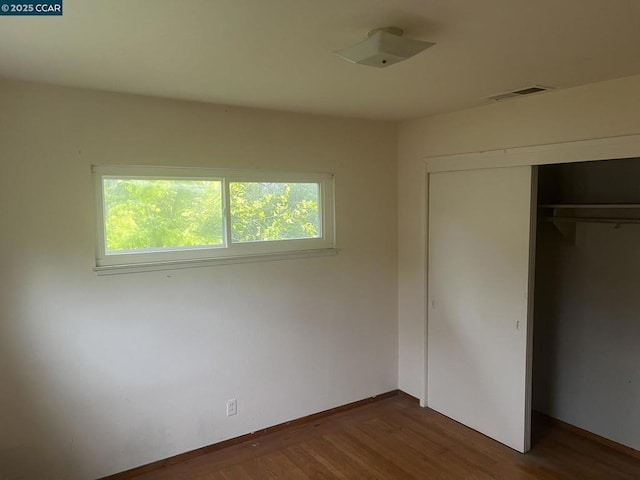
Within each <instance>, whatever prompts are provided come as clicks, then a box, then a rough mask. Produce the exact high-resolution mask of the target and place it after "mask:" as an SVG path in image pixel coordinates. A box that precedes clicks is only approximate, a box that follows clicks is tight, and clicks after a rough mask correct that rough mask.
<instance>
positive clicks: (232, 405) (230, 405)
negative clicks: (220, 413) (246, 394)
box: [227, 398, 238, 417]
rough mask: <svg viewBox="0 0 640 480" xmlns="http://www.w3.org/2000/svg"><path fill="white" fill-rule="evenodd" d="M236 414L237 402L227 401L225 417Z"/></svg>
mask: <svg viewBox="0 0 640 480" xmlns="http://www.w3.org/2000/svg"><path fill="white" fill-rule="evenodd" d="M237 413H238V400H237V399H236V398H232V399H231V400H227V417H230V416H231V415H236V414H237Z"/></svg>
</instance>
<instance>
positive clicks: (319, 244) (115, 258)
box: [91, 165, 336, 274]
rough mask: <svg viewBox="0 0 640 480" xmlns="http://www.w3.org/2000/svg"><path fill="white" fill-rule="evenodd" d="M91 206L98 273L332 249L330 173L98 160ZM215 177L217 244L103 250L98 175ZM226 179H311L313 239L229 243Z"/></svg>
mask: <svg viewBox="0 0 640 480" xmlns="http://www.w3.org/2000/svg"><path fill="white" fill-rule="evenodd" d="M91 170H92V174H93V182H94V190H95V205H96V239H97V241H96V266H95V268H94V270H95V271H96V272H97V273H98V274H108V273H126V272H128V271H131V272H136V271H148V270H166V269H172V268H186V267H196V266H207V265H216V264H226V263H242V262H250V261H264V260H274V259H277V258H292V257H300V256H303V257H306V256H320V255H331V254H335V253H336V249H335V213H334V212H335V200H334V176H333V174H331V173H293V172H268V171H260V170H255V171H254V170H230V169H213V168H187V167H184V168H183V167H150V166H130V165H101V166H96V165H94V166H92V167H91ZM105 178H131V179H163V180H215V181H220V182H221V184H222V208H223V230H224V235H225V238H224V242H223V245H220V246H203V247H176V248H172V249H165V248H162V249H158V250H155V251H154V250H147V251H144V252H131V253H128V252H126V253H107V251H106V237H105V211H104V193H103V185H104V183H103V179H105ZM232 182H274V183H317V184H318V185H319V197H320V198H319V205H318V209H319V217H320V236H319V237H315V238H304V239H291V240H270V241H255V242H242V243H233V242H232V241H231V212H230V209H229V205H228V202H229V201H230V200H229V199H230V196H229V184H230V183H232Z"/></svg>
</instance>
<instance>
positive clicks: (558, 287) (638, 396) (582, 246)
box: [532, 159, 640, 450]
mask: <svg viewBox="0 0 640 480" xmlns="http://www.w3.org/2000/svg"><path fill="white" fill-rule="evenodd" d="M537 217H538V225H537V235H536V256H535V259H536V260H535V301H534V303H535V308H534V312H535V313H534V322H533V325H534V327H533V403H532V406H533V410H536V411H539V412H541V413H544V414H546V415H549V416H551V417H553V418H556V419H559V420H562V421H564V422H566V423H569V424H571V425H574V426H577V427H580V428H582V429H584V430H587V431H589V432H593V433H595V434H597V435H600V436H603V437H605V438H608V439H610V440H613V441H615V442H618V443H621V444H623V445H626V446H628V447H631V448H634V449H637V450H639V449H640V159H624V160H609V161H596V162H584V163H570V164H559V165H543V166H539V167H538V215H537Z"/></svg>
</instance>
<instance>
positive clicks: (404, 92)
mask: <svg viewBox="0 0 640 480" xmlns="http://www.w3.org/2000/svg"><path fill="white" fill-rule="evenodd" d="M386 25H395V26H399V27H402V28H403V29H404V30H405V34H406V35H407V36H410V37H413V38H417V39H420V40H427V41H431V42H437V45H436V46H435V47H433V48H431V49H429V50H427V51H425V52H423V53H421V54H419V55H418V56H416V57H413V58H411V59H409V60H408V61H406V62H403V63H399V64H397V65H394V66H391V67H388V68H384V69H377V68H372V67H366V66H361V65H354V64H349V63H346V62H345V61H343V60H341V59H340V58H338V57H337V56H336V55H333V54H332V52H333V51H335V50H339V49H342V48H344V47H347V46H350V45H353V44H355V43H357V42H359V41H361V40H363V39H364V38H365V36H366V33H367V32H368V31H369V30H371V29H372V28H375V27H380V26H386ZM639 73H640V1H638V0H64V15H63V16H62V17H0V76H2V77H5V78H14V79H23V80H32V81H38V82H46V83H53V84H61V85H71V86H79V87H89V88H97V89H102V90H111V91H118V92H131V93H138V94H145V95H156V96H162V97H171V98H181V99H189V100H199V101H205V102H213V103H219V104H229V105H241V106H251V107H261V108H270V109H278V110H292V111H300V112H312V113H322V114H332V115H341V116H351V117H362V118H375V119H394V120H395V119H406V118H415V117H420V116H425V115H430V114H434V113H439V112H445V111H452V110H458V109H461V108H466V107H471V106H474V105H480V104H483V103H487V102H488V101H487V100H485V99H484V97H486V96H488V95H491V94H495V93H499V92H503V91H508V90H513V89H517V88H521V87H526V86H530V85H533V84H540V85H545V86H552V87H557V88H565V87H570V86H575V85H580V84H585V83H591V82H597V81H601V80H607V79H612V78H619V77H624V76H628V75H634V74H639Z"/></svg>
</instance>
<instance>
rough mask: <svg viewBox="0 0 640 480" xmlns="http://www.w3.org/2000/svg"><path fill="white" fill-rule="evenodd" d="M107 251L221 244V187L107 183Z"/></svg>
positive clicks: (200, 183) (217, 184)
mask: <svg viewBox="0 0 640 480" xmlns="http://www.w3.org/2000/svg"><path fill="white" fill-rule="evenodd" d="M104 204H105V210H106V211H105V217H106V241H107V251H111V252H113V251H122V250H138V249H153V248H167V247H193V246H204V245H209V246H211V245H221V244H222V243H223V238H224V232H223V227H222V225H223V223H222V196H221V182H219V181H210V180H179V181H176V180H139V179H105V180H104Z"/></svg>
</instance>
